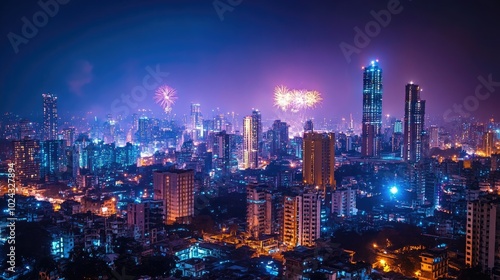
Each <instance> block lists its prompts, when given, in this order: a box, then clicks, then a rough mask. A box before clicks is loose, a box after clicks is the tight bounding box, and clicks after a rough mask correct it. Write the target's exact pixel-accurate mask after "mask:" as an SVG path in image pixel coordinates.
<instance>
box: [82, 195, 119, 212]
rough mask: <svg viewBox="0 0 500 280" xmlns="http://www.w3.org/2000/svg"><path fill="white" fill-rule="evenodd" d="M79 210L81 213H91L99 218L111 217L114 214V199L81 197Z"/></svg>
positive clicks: (115, 208)
mask: <svg viewBox="0 0 500 280" xmlns="http://www.w3.org/2000/svg"><path fill="white" fill-rule="evenodd" d="M80 203H81V207H80V210H81V211H82V213H87V212H91V213H94V214H96V215H100V216H105V217H107V216H111V215H114V214H116V210H117V207H116V198H114V197H107V198H104V199H93V198H89V197H82V199H81V201H80Z"/></svg>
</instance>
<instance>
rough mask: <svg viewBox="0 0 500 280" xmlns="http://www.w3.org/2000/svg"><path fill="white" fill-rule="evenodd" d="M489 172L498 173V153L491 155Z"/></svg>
mask: <svg viewBox="0 0 500 280" xmlns="http://www.w3.org/2000/svg"><path fill="white" fill-rule="evenodd" d="M491 171H500V153H495V154H491Z"/></svg>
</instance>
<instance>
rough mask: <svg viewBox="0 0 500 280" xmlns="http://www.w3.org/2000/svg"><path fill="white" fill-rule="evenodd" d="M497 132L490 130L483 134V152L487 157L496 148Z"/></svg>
mask: <svg viewBox="0 0 500 280" xmlns="http://www.w3.org/2000/svg"><path fill="white" fill-rule="evenodd" d="M494 136H495V134H494V133H493V132H492V131H488V132H486V133H485V134H484V135H483V152H484V155H485V156H486V157H490V156H491V154H493V151H494V149H495V137H494Z"/></svg>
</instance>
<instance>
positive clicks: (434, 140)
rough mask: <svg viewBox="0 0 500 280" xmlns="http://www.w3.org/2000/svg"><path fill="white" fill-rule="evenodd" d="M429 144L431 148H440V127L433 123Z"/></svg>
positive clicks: (430, 129)
mask: <svg viewBox="0 0 500 280" xmlns="http://www.w3.org/2000/svg"><path fill="white" fill-rule="evenodd" d="M429 145H430V148H431V149H432V148H439V127H437V126H436V125H431V127H430V128H429Z"/></svg>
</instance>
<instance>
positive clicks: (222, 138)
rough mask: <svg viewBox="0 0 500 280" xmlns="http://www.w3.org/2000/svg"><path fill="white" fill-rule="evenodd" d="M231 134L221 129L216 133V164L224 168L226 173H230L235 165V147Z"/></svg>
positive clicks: (223, 170)
mask: <svg viewBox="0 0 500 280" xmlns="http://www.w3.org/2000/svg"><path fill="white" fill-rule="evenodd" d="M231 138H232V135H231V134H227V133H226V131H225V130H224V131H221V132H219V133H217V134H215V141H214V148H213V154H214V156H216V161H215V162H216V165H217V167H218V168H221V169H222V172H223V173H224V174H227V173H229V171H230V169H231V167H232V166H233V164H232V162H233V156H232V155H233V149H232V145H231Z"/></svg>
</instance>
